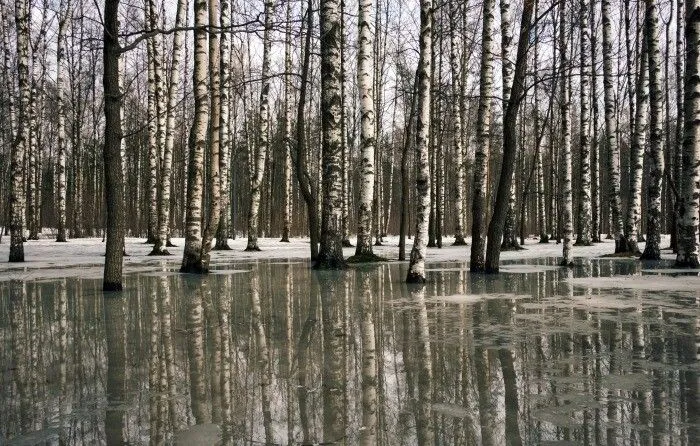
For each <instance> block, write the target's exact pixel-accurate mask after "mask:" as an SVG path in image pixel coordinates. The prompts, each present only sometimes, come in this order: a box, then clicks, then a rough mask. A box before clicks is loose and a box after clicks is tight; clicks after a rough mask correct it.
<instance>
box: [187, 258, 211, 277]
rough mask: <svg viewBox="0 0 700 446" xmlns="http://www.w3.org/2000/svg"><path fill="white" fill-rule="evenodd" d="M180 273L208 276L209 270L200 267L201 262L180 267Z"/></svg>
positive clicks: (202, 266)
mask: <svg viewBox="0 0 700 446" xmlns="http://www.w3.org/2000/svg"><path fill="white" fill-rule="evenodd" d="M180 272H181V273H185V274H209V268H207V267H205V266H204V265H202V262H201V261H197V262H195V263H192V264H188V265H182V266H181V267H180Z"/></svg>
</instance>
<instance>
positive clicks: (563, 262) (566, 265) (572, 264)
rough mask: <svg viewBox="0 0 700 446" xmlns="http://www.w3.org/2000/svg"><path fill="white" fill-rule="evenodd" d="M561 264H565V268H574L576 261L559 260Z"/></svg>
mask: <svg viewBox="0 0 700 446" xmlns="http://www.w3.org/2000/svg"><path fill="white" fill-rule="evenodd" d="M559 266H563V267H565V268H573V267H574V262H571V261H569V262H567V261H566V260H562V261H561V262H559Z"/></svg>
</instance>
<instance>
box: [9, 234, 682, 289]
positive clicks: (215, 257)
mask: <svg viewBox="0 0 700 446" xmlns="http://www.w3.org/2000/svg"><path fill="white" fill-rule="evenodd" d="M398 240H399V238H398V236H389V237H386V238H385V242H384V245H383V246H376V247H375V248H374V252H375V254H377V255H380V256H382V257H385V258H387V259H389V260H396V259H397V258H398ZM172 241H173V243H174V244H175V245H176V247H173V248H168V249H169V250H170V253H171V254H172V255H171V256H167V257H150V256H148V253H149V252H151V249H152V246H151V245H147V244H145V243H144V239H142V238H132V237H129V238H127V239H126V252H127V256H126V257H125V258H124V272H125V273H130V272H139V271H153V270H158V269H164V268H167V269H175V268H177V267H178V266H179V264H180V261H181V260H182V252H183V246H184V240H183V239H182V238H174V239H173V240H172ZM246 241H247V240H246V238H244V237H239V238H237V239H236V240H229V245H230V246H231V250H230V251H213V252H212V260H211V263H212V265H217V264H219V265H222V264H230V263H232V262H249V261H255V260H258V259H268V260H270V259H279V260H298V261H300V262H308V261H309V257H310V255H309V240H308V238H293V239H292V240H291V242H290V243H281V242H280V241H279V239H278V238H260V239H259V245H260V248H261V251H260V252H245V251H244V248H245V246H246ZM352 241H353V242H354V240H352ZM467 241H468V242H469V240H467ZM412 243H413V241H412V239H411V240H407V255H408V254H409V253H410V249H411V246H412ZM451 243H452V240H451V238H447V239H446V240H445V244H444V246H443V248H441V249H438V248H429V249H428V257H427V262H428V263H429V264H430V263H439V262H465V263H466V262H467V261H468V259H469V252H470V251H469V249H470V248H469V246H451ZM668 244H669V237H668V236H663V237H662V243H661V245H662V246H664V247H665V246H668ZM104 246H105V245H104V242H103V241H102V239H101V238H82V239H71V240H69V241H68V243H56V242H55V241H54V238H53V237H52V236H51V234H48V233H47V234H45V238H41V239H40V240H36V241H28V242H27V243H25V245H24V250H25V262H24V263H21V264H18V263H8V262H7V261H6V259H7V258H8V255H9V252H8V251H9V237H3V240H2V243H1V244H0V280H11V279H28V278H33V279H38V278H41V279H50V278H57V277H65V276H66V269H70V271H71V272H70V275H71V276H80V277H84V278H86V277H94V278H100V277H102V265H103V264H104V249H105V247H104ZM640 248H641V249H644V244H643V243H642V244H641V245H640ZM354 250H355V248H345V249H344V253H345V257H346V258H348V257H350V256H351V255H353V254H354V252H355V251H354ZM561 252H562V245H561V244H557V243H555V242H550V243H547V244H540V243H538V241H537V239H532V238H530V239H527V240H526V243H525V249H522V250H519V251H504V252H502V253H501V260H502V261H504V262H508V261H518V260H525V259H538V258H551V257H560V256H561ZM613 252H614V242H613V241H612V240H604V241H603V242H602V243H597V244H595V245H592V246H581V247H579V246H575V247H574V257H583V258H597V257H602V256H605V255H607V254H611V253H613ZM662 256H663V258H664V260H673V259H674V258H675V256H674V255H673V254H672V253H671V251H669V250H664V251H663V253H662Z"/></svg>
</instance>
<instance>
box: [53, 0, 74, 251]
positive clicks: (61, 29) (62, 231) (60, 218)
mask: <svg viewBox="0 0 700 446" xmlns="http://www.w3.org/2000/svg"><path fill="white" fill-rule="evenodd" d="M70 19H71V2H70V0H61V2H60V4H59V7H58V33H57V34H56V105H57V108H58V110H57V115H58V116H56V126H57V128H56V142H57V145H58V147H57V149H56V150H57V156H56V211H57V212H56V213H57V223H58V224H57V235H56V241H57V242H65V241H66V198H67V197H66V153H67V151H68V141H67V138H66V69H65V63H66V60H65V59H66V34H67V32H68V27H69V26H70Z"/></svg>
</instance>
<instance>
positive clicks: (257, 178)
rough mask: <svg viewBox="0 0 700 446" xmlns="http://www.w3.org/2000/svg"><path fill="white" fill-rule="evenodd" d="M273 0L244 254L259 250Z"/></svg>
mask: <svg viewBox="0 0 700 446" xmlns="http://www.w3.org/2000/svg"><path fill="white" fill-rule="evenodd" d="M272 9H273V1H272V0H265V31H264V33H263V61H262V72H261V73H260V76H261V77H262V86H261V87H260V110H259V115H258V141H257V144H256V146H255V148H254V156H253V160H252V164H251V166H250V172H251V178H250V206H249V210H248V245H247V246H246V251H260V247H259V246H258V225H259V224H260V195H261V192H262V180H263V174H264V173H265V161H266V159H267V151H268V148H269V145H270V141H269V136H268V130H269V126H270V110H269V108H270V104H269V93H270V78H269V76H270V47H271V44H272V41H271V38H272V36H271V35H270V33H271V32H272V14H273V10H272Z"/></svg>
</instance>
